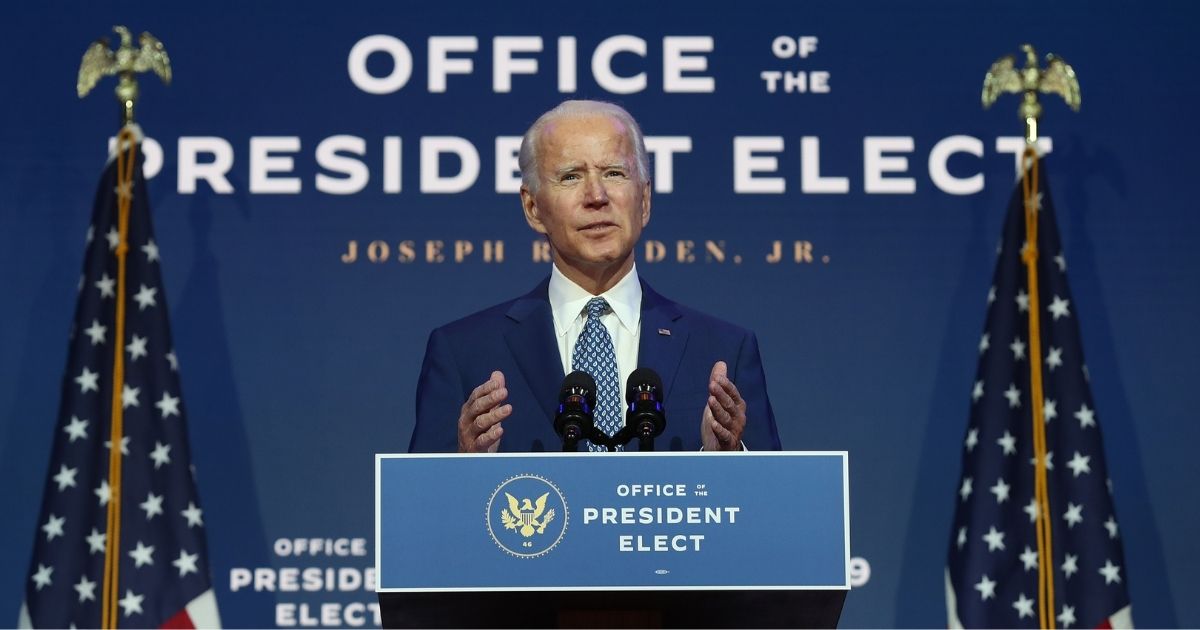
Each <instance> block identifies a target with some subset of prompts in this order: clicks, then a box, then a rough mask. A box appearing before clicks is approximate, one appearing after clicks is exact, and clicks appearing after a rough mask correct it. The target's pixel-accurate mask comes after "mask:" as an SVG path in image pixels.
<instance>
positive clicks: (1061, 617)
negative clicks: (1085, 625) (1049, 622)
mask: <svg viewBox="0 0 1200 630" xmlns="http://www.w3.org/2000/svg"><path fill="white" fill-rule="evenodd" d="M1058 623H1060V624H1062V627H1063V628H1070V627H1071V626H1072V625H1073V624H1074V623H1075V607H1074V606H1068V605H1066V604H1063V608H1062V612H1061V613H1059V614H1058Z"/></svg>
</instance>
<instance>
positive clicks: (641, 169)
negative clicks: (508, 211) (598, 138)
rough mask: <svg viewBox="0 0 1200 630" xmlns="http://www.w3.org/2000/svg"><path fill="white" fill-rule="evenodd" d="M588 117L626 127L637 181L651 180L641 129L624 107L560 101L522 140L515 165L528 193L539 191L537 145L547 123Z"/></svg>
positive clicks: (536, 122) (595, 102)
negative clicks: (606, 117) (635, 162)
mask: <svg viewBox="0 0 1200 630" xmlns="http://www.w3.org/2000/svg"><path fill="white" fill-rule="evenodd" d="M588 116H608V117H610V118H612V119H614V120H616V121H617V122H619V123H621V125H622V126H623V127H624V128H625V133H626V134H628V136H629V143H630V144H632V145H633V152H634V157H635V158H636V161H637V174H638V179H639V181H641V182H642V183H645V182H648V181H650V178H649V175H650V158H649V156H647V154H646V141H645V139H644V138H643V137H642V128H641V127H639V126H638V124H637V121H636V120H634V119H633V116H632V115H631V114H630V113H629V112H627V111H625V108H623V107H621V106H620V105H617V104H615V103H607V102H604V101H563V102H562V103H560V104H559V105H558V107H555V108H554V109H552V110H550V111H548V112H546V113H545V114H542V115H541V116H540V117H538V119H537V120H536V121H534V123H533V125H531V126H530V127H529V130H528V131H526V132H525V136H524V137H523V138H521V152H520V154H519V155H518V165H519V167H520V169H521V183H522V184H524V185H525V187H526V188H528V189H529V192H537V189H538V145H539V144H540V143H541V140H542V132H543V131H545V129H546V126H547V125H549V124H550V123H552V122H554V121H556V120H560V119H563V118H586V117H588Z"/></svg>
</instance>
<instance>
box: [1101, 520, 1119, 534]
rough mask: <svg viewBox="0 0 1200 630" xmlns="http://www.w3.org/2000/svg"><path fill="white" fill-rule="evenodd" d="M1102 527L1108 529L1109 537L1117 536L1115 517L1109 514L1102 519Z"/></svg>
mask: <svg viewBox="0 0 1200 630" xmlns="http://www.w3.org/2000/svg"><path fill="white" fill-rule="evenodd" d="M1104 529H1107V530H1108V537H1109V538H1116V537H1117V519H1115V518H1113V517H1111V516H1110V517H1108V520H1107V521H1104Z"/></svg>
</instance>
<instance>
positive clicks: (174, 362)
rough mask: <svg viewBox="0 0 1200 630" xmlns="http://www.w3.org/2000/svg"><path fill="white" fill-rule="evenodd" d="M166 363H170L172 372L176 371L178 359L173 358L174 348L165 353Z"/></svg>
mask: <svg viewBox="0 0 1200 630" xmlns="http://www.w3.org/2000/svg"><path fill="white" fill-rule="evenodd" d="M167 363H170V364H171V371H172V372H176V371H178V370H179V359H177V358H175V351H174V350H172V351H170V352H168V353H167Z"/></svg>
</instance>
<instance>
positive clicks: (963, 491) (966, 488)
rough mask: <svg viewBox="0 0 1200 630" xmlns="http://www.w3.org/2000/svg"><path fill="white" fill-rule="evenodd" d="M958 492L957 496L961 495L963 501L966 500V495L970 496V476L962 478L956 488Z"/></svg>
mask: <svg viewBox="0 0 1200 630" xmlns="http://www.w3.org/2000/svg"><path fill="white" fill-rule="evenodd" d="M958 494H959V496H961V497H962V500H963V501H966V500H967V497H969V496H971V478H970V477H967V478H966V479H963V482H962V487H961V488H959V489H958Z"/></svg>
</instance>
